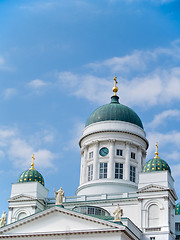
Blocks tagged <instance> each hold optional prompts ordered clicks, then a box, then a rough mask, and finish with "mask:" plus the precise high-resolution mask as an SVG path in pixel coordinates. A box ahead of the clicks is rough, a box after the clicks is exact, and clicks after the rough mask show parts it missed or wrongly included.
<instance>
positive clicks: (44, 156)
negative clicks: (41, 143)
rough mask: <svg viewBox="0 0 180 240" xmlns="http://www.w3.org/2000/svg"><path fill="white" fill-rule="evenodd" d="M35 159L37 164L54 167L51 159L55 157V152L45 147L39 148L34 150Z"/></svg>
mask: <svg viewBox="0 0 180 240" xmlns="http://www.w3.org/2000/svg"><path fill="white" fill-rule="evenodd" d="M35 156H36V159H37V166H41V167H43V168H54V164H53V160H54V159H55V158H56V156H55V154H53V153H52V152H51V151H49V150H47V149H40V150H38V151H37V152H35Z"/></svg>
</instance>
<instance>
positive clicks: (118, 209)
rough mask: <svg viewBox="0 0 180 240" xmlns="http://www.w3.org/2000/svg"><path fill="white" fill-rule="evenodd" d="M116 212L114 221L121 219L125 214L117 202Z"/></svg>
mask: <svg viewBox="0 0 180 240" xmlns="http://www.w3.org/2000/svg"><path fill="white" fill-rule="evenodd" d="M113 214H114V221H118V222H119V221H121V217H122V216H123V210H122V208H120V206H119V204H117V207H116V209H115V211H114V212H113Z"/></svg>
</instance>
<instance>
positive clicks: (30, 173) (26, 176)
mask: <svg viewBox="0 0 180 240" xmlns="http://www.w3.org/2000/svg"><path fill="white" fill-rule="evenodd" d="M34 160H35V157H34V154H33V155H32V163H31V168H30V169H29V170H26V171H24V172H23V173H21V175H20V177H19V179H18V183H23V182H39V183H41V184H42V185H43V186H44V178H43V176H42V175H41V174H40V173H39V172H38V171H37V170H35V168H34Z"/></svg>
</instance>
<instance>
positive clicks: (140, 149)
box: [136, 146, 142, 182]
mask: <svg viewBox="0 0 180 240" xmlns="http://www.w3.org/2000/svg"><path fill="white" fill-rule="evenodd" d="M137 161H138V169H137V174H136V179H137V182H139V173H141V172H142V148H141V146H139V147H138V149H137Z"/></svg>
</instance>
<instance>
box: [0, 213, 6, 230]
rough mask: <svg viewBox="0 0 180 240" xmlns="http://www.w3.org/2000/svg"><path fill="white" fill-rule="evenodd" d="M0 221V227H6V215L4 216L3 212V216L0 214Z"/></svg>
mask: <svg viewBox="0 0 180 240" xmlns="http://www.w3.org/2000/svg"><path fill="white" fill-rule="evenodd" d="M0 221H1V223H0V227H4V226H6V221H7V214H6V212H5V211H3V214H2V216H1V218H0Z"/></svg>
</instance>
